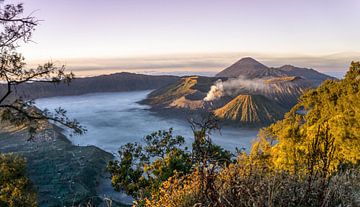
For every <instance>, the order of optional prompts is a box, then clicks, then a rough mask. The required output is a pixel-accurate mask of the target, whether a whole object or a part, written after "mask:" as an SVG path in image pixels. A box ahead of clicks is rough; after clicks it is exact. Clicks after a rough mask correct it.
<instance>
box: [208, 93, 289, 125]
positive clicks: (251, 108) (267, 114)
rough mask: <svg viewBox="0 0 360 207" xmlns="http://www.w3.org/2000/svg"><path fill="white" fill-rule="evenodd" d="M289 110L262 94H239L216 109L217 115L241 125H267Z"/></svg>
mask: <svg viewBox="0 0 360 207" xmlns="http://www.w3.org/2000/svg"><path fill="white" fill-rule="evenodd" d="M286 111H287V110H286V109H285V108H283V107H281V106H280V105H278V104H277V103H276V102H274V101H272V100H269V99H267V98H265V97H264V96H262V95H238V96H237V97H236V98H234V99H233V100H231V101H230V102H229V103H227V104H226V105H225V106H223V107H221V108H219V109H217V110H215V111H214V114H215V116H217V117H219V118H221V119H224V120H231V121H236V122H237V124H239V125H240V126H243V125H246V126H249V125H251V126H254V125H257V126H258V125H265V124H269V123H272V122H275V121H276V120H279V119H281V118H282V117H283V115H284V113H285V112H286Z"/></svg>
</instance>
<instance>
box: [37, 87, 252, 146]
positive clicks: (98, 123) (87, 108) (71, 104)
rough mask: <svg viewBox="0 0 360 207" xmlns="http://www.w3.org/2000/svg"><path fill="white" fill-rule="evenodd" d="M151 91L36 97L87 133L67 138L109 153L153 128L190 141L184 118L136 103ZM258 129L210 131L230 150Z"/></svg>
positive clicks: (247, 142)
mask: <svg viewBox="0 0 360 207" xmlns="http://www.w3.org/2000/svg"><path fill="white" fill-rule="evenodd" d="M149 92H150V91H138V92H118V93H97V94H86V95H81V96H66V97H53V98H44V99H38V100H36V105H37V106H38V107H39V108H41V109H43V108H48V109H50V110H51V109H55V108H58V107H62V108H64V109H66V110H67V111H68V116H69V117H70V118H75V119H77V120H78V121H79V122H80V123H81V124H82V125H83V126H85V127H86V128H87V130H88V132H87V133H86V134H85V135H83V136H74V137H70V139H71V141H72V142H73V143H74V144H76V145H95V146H98V147H100V148H102V149H104V150H106V151H108V152H112V153H114V152H116V151H117V149H118V148H119V147H120V146H121V145H123V144H126V143H128V142H141V141H142V139H143V137H144V136H145V135H147V134H150V133H151V132H153V131H156V130H159V129H164V130H167V129H169V128H170V127H172V128H173V129H174V134H175V135H182V136H184V137H185V138H186V141H187V143H188V144H189V143H191V141H192V131H191V128H190V125H189V123H188V122H187V121H185V120H179V119H169V118H163V117H159V116H157V115H155V114H154V113H153V112H150V111H149V110H147V109H148V107H147V106H144V105H140V104H137V103H136V102H137V101H140V100H142V99H144V98H145V97H146V95H147V94H148V93H149ZM257 132H258V131H257V130H248V129H237V128H222V130H221V134H220V133H218V132H216V133H214V134H213V141H214V143H216V144H219V145H221V146H222V147H224V148H226V149H229V150H231V151H234V150H235V147H239V148H242V147H245V148H246V149H248V148H249V146H250V144H251V141H252V140H253V139H254V138H255V137H256V134H257Z"/></svg>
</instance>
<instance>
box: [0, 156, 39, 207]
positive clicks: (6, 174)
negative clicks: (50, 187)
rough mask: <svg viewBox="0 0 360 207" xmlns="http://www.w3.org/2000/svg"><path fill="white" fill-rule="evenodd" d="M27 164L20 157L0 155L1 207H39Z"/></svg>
mask: <svg viewBox="0 0 360 207" xmlns="http://www.w3.org/2000/svg"><path fill="white" fill-rule="evenodd" d="M25 164H26V163H25V160H24V159H23V158H21V157H19V156H15V155H11V154H8V155H4V154H0V206H3V207H18V206H37V204H36V200H37V198H36V193H35V190H34V189H33V187H32V185H31V182H30V180H29V179H28V178H27V177H26V165H25Z"/></svg>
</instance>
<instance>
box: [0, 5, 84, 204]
mask: <svg viewBox="0 0 360 207" xmlns="http://www.w3.org/2000/svg"><path fill="white" fill-rule="evenodd" d="M23 12H24V8H23V4H16V5H15V4H4V2H3V1H0V81H1V84H0V121H1V124H3V122H7V123H10V124H12V125H15V126H25V127H27V128H28V130H29V134H30V138H29V140H32V139H34V135H35V134H36V133H37V132H39V131H40V130H42V129H43V128H44V127H46V125H47V124H48V121H53V122H55V123H59V124H62V125H64V126H66V127H68V128H70V129H72V130H73V132H74V133H76V134H82V133H84V132H85V129H84V128H83V127H82V126H81V125H80V124H79V123H78V122H77V121H76V120H71V119H69V118H68V117H67V116H66V111H65V110H64V109H61V108H59V109H57V110H55V112H50V111H49V110H43V111H40V110H38V109H37V108H36V107H35V106H34V101H32V100H26V97H20V96H19V95H18V94H16V89H17V87H18V86H19V85H21V84H26V83H33V82H45V83H54V84H56V83H60V82H65V83H69V82H70V80H71V79H72V78H74V74H72V73H66V72H65V68H64V66H61V67H56V66H55V65H54V64H52V63H51V62H49V63H45V64H44V65H39V66H38V67H37V68H27V67H26V64H25V59H24V57H23V56H22V55H21V54H20V53H18V52H17V48H18V47H19V46H20V44H21V43H27V42H29V41H31V37H32V33H33V31H34V30H35V28H36V26H37V25H38V23H39V20H38V19H36V18H35V17H33V16H31V15H29V16H26V15H24V14H23ZM34 192H35V191H34V189H32V187H31V184H30V181H29V180H28V179H27V178H26V173H25V161H24V160H23V159H22V158H19V157H17V156H13V155H2V154H0V206H9V207H12V206H14V207H15V206H36V194H35V193H34Z"/></svg>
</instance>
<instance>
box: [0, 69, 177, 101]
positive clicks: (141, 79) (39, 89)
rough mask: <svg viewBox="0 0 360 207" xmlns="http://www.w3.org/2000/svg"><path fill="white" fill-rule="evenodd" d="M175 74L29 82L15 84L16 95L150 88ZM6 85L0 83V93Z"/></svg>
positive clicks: (160, 85) (30, 97)
mask: <svg viewBox="0 0 360 207" xmlns="http://www.w3.org/2000/svg"><path fill="white" fill-rule="evenodd" d="M178 79H179V77H177V76H151V75H142V74H135V73H115V74H111V75H101V76H95V77H87V78H76V79H74V80H72V81H71V83H70V84H69V85H67V84H64V83H61V84H49V83H29V84H23V85H19V86H17V90H16V94H12V95H16V96H17V97H22V98H24V99H36V98H45V97H53V96H72V95H81V94H86V93H102V92H123V91H135V90H151V89H157V88H160V87H163V86H165V85H168V84H170V83H173V82H176V81H177V80H178ZM5 90H6V86H5V85H3V84H1V85H0V93H4V91H5Z"/></svg>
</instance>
